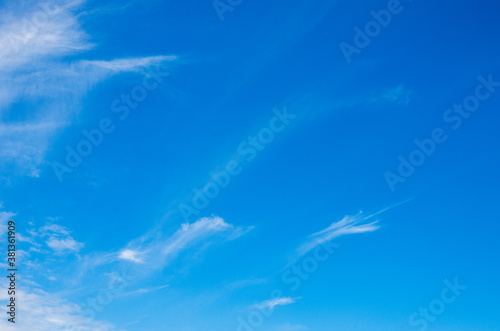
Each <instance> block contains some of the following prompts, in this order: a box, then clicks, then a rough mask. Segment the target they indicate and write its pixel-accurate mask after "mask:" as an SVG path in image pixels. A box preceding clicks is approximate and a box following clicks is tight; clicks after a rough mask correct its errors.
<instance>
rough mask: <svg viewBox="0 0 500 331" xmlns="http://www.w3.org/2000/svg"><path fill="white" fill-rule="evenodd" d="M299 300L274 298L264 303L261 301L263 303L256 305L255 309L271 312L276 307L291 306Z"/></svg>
mask: <svg viewBox="0 0 500 331" xmlns="http://www.w3.org/2000/svg"><path fill="white" fill-rule="evenodd" d="M299 299H300V298H291V297H283V298H276V299H271V300H266V301H263V302H261V303H259V304H256V305H255V308H257V309H266V310H272V309H274V307H276V306H286V305H291V304H292V303H295V302H296V301H297V300H299Z"/></svg>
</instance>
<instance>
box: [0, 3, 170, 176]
mask: <svg viewBox="0 0 500 331" xmlns="http://www.w3.org/2000/svg"><path fill="white" fill-rule="evenodd" d="M58 2H59V3H60V5H58V6H57V3H56V2H50V1H49V2H48V3H50V5H49V7H47V8H45V7H46V6H45V5H44V3H43V2H42V3H40V2H38V1H33V0H28V1H21V2H12V3H6V4H4V5H3V6H2V7H3V8H0V44H1V45H2V47H1V48H0V160H1V161H0V167H2V168H3V170H4V172H7V173H11V174H16V175H28V176H32V177H39V176H40V166H41V165H42V164H44V158H45V155H46V153H47V151H48V150H49V148H50V146H51V144H52V143H53V142H54V141H55V140H56V139H57V137H58V136H59V134H60V133H61V132H62V130H63V129H64V128H66V127H67V126H69V125H71V123H72V122H73V121H74V120H75V119H76V118H77V114H78V112H79V111H80V110H81V109H80V108H81V106H80V102H79V101H80V99H81V98H82V97H83V96H85V95H86V94H87V93H88V92H89V91H90V90H91V89H92V88H94V87H95V86H96V84H98V83H99V82H102V81H103V80H105V79H107V78H109V77H111V76H113V75H117V74H120V73H140V72H144V71H145V70H146V69H147V68H148V67H151V66H160V65H162V66H163V65H164V64H165V63H167V62H170V61H173V60H175V57H174V56H149V57H132V58H125V59H111V60H85V59H83V60H82V59H78V60H76V59H75V58H74V56H76V55H79V58H80V57H81V55H80V54H81V53H83V52H85V51H88V50H90V49H92V48H94V47H96V45H94V44H93V43H91V42H90V39H91V37H90V36H89V35H88V34H87V32H86V31H84V29H83V27H82V22H81V19H82V14H83V13H84V12H82V9H81V8H82V7H83V4H84V3H85V1H83V0H75V1H69V0H66V2H64V3H61V1H58ZM98 12H99V10H97V12H96V14H95V15H98ZM86 14H88V13H86ZM84 16H86V17H88V18H90V19H92V18H93V17H92V14H90V15H84ZM42 18H43V20H42ZM14 104H17V105H16V113H14V109H13V105H14ZM33 104H36V107H33ZM24 105H26V106H25V107H23V106H24ZM19 108H21V112H22V116H19ZM19 118H24V120H19ZM28 118H29V120H27V119H28Z"/></svg>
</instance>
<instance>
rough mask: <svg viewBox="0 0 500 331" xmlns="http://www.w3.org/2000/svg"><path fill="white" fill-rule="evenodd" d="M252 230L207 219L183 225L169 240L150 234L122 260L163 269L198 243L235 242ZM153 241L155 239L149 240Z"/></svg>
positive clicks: (122, 252)
mask: <svg viewBox="0 0 500 331" xmlns="http://www.w3.org/2000/svg"><path fill="white" fill-rule="evenodd" d="M251 229H252V227H235V226H233V225H231V224H228V223H226V222H225V221H224V220H223V219H222V218H220V217H217V216H213V217H204V218H201V219H199V220H197V221H196V222H194V223H191V224H189V223H184V224H182V225H181V227H180V229H178V230H177V231H175V232H174V233H173V234H172V235H170V236H168V237H160V236H157V235H156V233H157V232H156V231H153V232H151V233H148V234H146V235H144V236H142V237H141V238H139V239H138V240H135V241H134V242H132V243H131V244H130V245H129V247H127V248H126V249H124V250H122V251H120V253H119V254H118V258H120V259H125V260H128V261H131V262H135V263H142V262H143V261H145V262H147V263H148V264H149V265H150V266H151V267H152V268H154V267H162V266H163V265H164V264H165V263H167V262H169V261H170V260H171V259H173V258H174V257H176V256H177V255H178V254H179V253H180V252H181V251H184V250H187V249H189V248H190V247H193V246H195V245H197V244H200V243H202V242H205V241H207V240H216V239H217V238H220V239H222V240H225V241H228V240H233V239H236V238H238V237H240V236H242V235H244V234H245V233H247V232H248V231H250V230H251ZM150 238H153V240H149V239H150ZM204 247H208V245H206V246H204Z"/></svg>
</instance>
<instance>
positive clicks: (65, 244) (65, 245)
mask: <svg viewBox="0 0 500 331" xmlns="http://www.w3.org/2000/svg"><path fill="white" fill-rule="evenodd" d="M46 244H47V246H49V247H50V248H52V249H53V250H54V251H56V252H64V251H70V252H78V251H80V249H82V247H83V244H82V243H79V242H77V241H76V240H75V239H73V238H72V237H71V236H68V237H66V238H56V237H51V238H50V239H49V240H47V241H46Z"/></svg>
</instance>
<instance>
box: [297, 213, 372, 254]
mask: <svg viewBox="0 0 500 331" xmlns="http://www.w3.org/2000/svg"><path fill="white" fill-rule="evenodd" d="M367 219H368V218H366V217H363V215H362V214H361V213H359V214H358V215H355V216H349V215H346V216H345V217H344V218H343V219H342V220H340V221H338V222H333V223H332V224H331V225H330V226H328V227H327V228H326V229H323V230H321V231H318V232H316V233H313V234H311V235H309V236H308V237H307V239H306V240H305V242H304V243H302V244H301V245H300V246H299V247H298V248H297V249H296V251H295V259H297V258H299V257H301V256H303V255H305V254H306V253H308V252H309V251H311V250H313V249H314V248H316V246H318V245H321V244H323V243H325V242H328V241H330V240H332V239H334V238H337V237H340V236H344V235H348V234H355V233H365V232H373V231H375V230H378V229H379V226H378V225H377V223H378V221H374V222H369V223H367V222H366V220H367Z"/></svg>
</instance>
